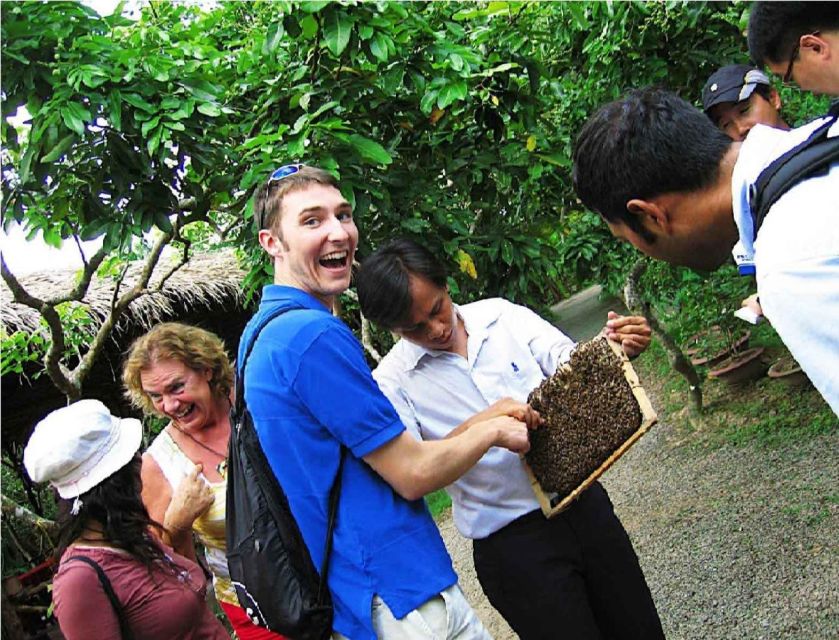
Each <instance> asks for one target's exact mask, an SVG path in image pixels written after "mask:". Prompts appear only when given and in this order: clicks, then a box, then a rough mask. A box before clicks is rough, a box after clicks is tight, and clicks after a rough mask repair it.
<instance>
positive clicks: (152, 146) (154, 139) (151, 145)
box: [146, 127, 163, 156]
mask: <svg viewBox="0 0 839 640" xmlns="http://www.w3.org/2000/svg"><path fill="white" fill-rule="evenodd" d="M162 135H163V127H158V128H157V129H155V131H154V133H153V134H152V136H151V138H149V139H148V141H146V149H148V152H149V155H150V156H153V155H154V153H155V151H157V149H158V147H159V146H160V138H161V136H162Z"/></svg>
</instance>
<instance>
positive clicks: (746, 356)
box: [708, 347, 766, 384]
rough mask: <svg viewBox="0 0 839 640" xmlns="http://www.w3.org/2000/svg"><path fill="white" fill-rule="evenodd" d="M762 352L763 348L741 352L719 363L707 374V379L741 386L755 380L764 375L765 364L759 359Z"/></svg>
mask: <svg viewBox="0 0 839 640" xmlns="http://www.w3.org/2000/svg"><path fill="white" fill-rule="evenodd" d="M763 352H764V348H763V347H755V348H754V349H747V350H746V351H741V352H740V353H737V354H735V355H733V356H731V357H729V358H726V359H725V360H723V361H722V362H720V363H719V364H718V365H717V366H716V368H714V369H712V370H711V371H709V372H708V377H709V378H716V379H717V380H722V381H724V382H726V383H727V384H743V383H744V382H750V381H752V380H757V379H758V378H760V377H762V376H763V374H765V373H766V363H765V362H764V361H763V360H762V359H761V356H762V355H763Z"/></svg>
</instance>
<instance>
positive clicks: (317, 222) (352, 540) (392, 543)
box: [239, 165, 535, 640]
mask: <svg viewBox="0 0 839 640" xmlns="http://www.w3.org/2000/svg"><path fill="white" fill-rule="evenodd" d="M254 216H255V219H256V222H257V225H258V229H259V242H260V245H261V246H262V247H263V249H264V250H265V251H266V252H267V253H268V254H269V255H270V256H271V258H272V260H273V263H274V284H273V285H268V286H266V287H265V289H264V290H263V295H262V302H261V304H260V306H259V310H258V312H257V314H256V315H255V316H254V318H253V319H252V320H251V322H250V323H249V324H248V326H247V327H246V329H245V332H244V335H243V337H242V341H241V344H243V345H244V344H245V343H247V342H248V340H249V337H250V336H251V334H252V332H253V329H254V327H255V326H256V325H257V323H258V322H259V321H260V320H261V319H262V318H263V317H264V316H265V315H266V314H268V313H271V312H273V311H274V310H276V309H280V308H283V309H287V310H288V311H287V312H286V313H283V314H282V315H280V316H279V317H277V318H276V319H274V320H272V321H271V322H270V323H269V324H268V325H267V326H266V327H265V329H264V330H263V331H262V333H261V334H260V335H259V337H258V338H257V340H256V343H255V346H254V348H253V351H252V353H251V355H250V358H249V359H248V365H247V367H246V372H245V401H246V402H247V405H248V408H249V409H250V412H251V415H252V416H253V420H254V424H255V426H256V431H257V434H258V436H259V439H260V443H261V445H262V448H263V450H264V451H265V454H266V457H267V458H268V461H269V463H270V464H271V468H272V470H273V471H274V475H275V476H276V478H277V480H278V481H279V483H280V485H281V486H282V487H283V489H284V490H285V492H286V495H287V496H288V501H289V505H290V507H291V511H292V513H293V515H294V517H295V519H296V521H297V524H298V525H299V527H300V531H301V533H302V535H303V538H304V540H305V542H306V546H307V547H308V549H309V553H310V555H311V557H312V561H313V562H314V565H315V566H321V560H322V556H323V550H324V542H325V540H326V535H327V517H326V514H327V512H328V507H327V504H328V497H329V490H330V488H331V486H332V484H333V481H334V479H335V476H336V473H337V471H338V468H339V460H340V457H341V455H342V454H341V450H342V446H343V447H346V449H347V454H346V458H345V461H344V465H343V472H342V485H341V493H340V499H339V503H338V514H337V521H336V526H335V529H334V533H333V548H332V556H331V560H330V567H329V576H328V582H329V588H330V591H331V593H332V598H333V603H334V607H335V620H334V635H333V638H336V639H341V638H352V640H367V639H373V638H377V637H378V638H387V639H388V640H398V639H399V638H405V639H407V638H412V639H413V638H429V639H431V638H462V639H464V640H465V639H467V638H468V639H472V638H489V637H490V636H489V634H488V633H487V632H486V630H485V629H484V628H483V626H482V625H481V623H480V621H479V620H478V618H477V617H476V615H475V613H474V611H472V609H471V607H470V606H469V605H468V603H467V602H466V600H465V599H464V598H463V594H462V593H461V592H460V589H459V588H458V587H457V576H456V575H455V573H454V571H453V569H452V566H451V560H450V559H449V556H448V553H447V552H446V549H445V546H444V545H443V541H442V539H441V538H440V534H439V532H438V530H437V527H436V526H435V524H434V522H433V520H432V519H431V516H430V515H429V513H428V510H427V508H426V507H425V504H424V502H423V501H422V500H421V498H422V496H424V495H425V494H426V493H429V492H431V491H434V490H436V489H439V488H441V487H444V486H446V485H448V484H450V483H451V482H453V481H454V480H456V479H457V478H458V477H460V476H461V475H462V474H463V473H465V472H466V471H467V470H468V469H470V468H471V467H472V466H473V465H474V464H475V462H477V461H478V460H479V459H480V458H481V456H483V455H484V453H486V452H487V450H489V449H490V448H491V447H494V446H500V447H504V448H506V449H509V450H510V451H515V452H523V451H526V450H527V449H528V447H529V442H528V436H527V426H526V425H525V423H524V422H520V421H519V420H516V419H515V418H513V417H510V416H499V417H495V418H492V419H489V420H485V421H483V422H481V423H479V424H477V425H475V426H473V427H471V428H470V429H468V431H466V432H464V433H463V434H462V435H460V436H458V437H456V438H450V439H447V440H445V441H439V442H418V441H417V440H416V439H414V438H413V437H412V436H411V435H409V434H408V432H407V431H406V430H405V427H404V426H403V425H402V423H401V422H400V420H399V416H398V415H397V413H396V411H395V410H394V408H393V407H392V406H391V404H390V403H389V402H388V400H387V399H386V398H385V397H384V396H383V395H382V393H381V391H379V388H378V386H377V385H376V382H375V381H374V380H373V377H372V375H371V373H370V369H369V367H368V366H367V363H366V361H365V359H364V355H363V352H362V349H361V345H360V344H359V342H358V341H357V340H356V338H355V337H354V336H353V334H352V332H351V331H350V329H349V328H348V327H347V326H346V325H345V324H344V323H343V322H342V321H341V320H340V319H338V318H336V317H334V316H333V315H332V313H331V310H332V306H333V303H334V301H335V297H336V296H338V295H339V294H340V293H341V292H343V291H344V290H345V289H346V288H347V287H348V286H349V284H350V276H351V267H352V261H353V256H354V254H355V248H356V244H357V242H358V230H357V229H356V226H355V223H354V222H353V217H352V207H351V206H350V204H349V203H348V202H347V201H346V199H345V198H344V197H343V196H342V195H341V192H340V191H339V189H338V184H337V182H336V181H335V179H334V178H333V177H332V176H331V175H330V174H329V173H326V172H325V171H322V170H320V169H316V168H314V167H306V166H302V165H288V166H286V167H281V168H280V169H278V170H277V171H275V172H274V173H273V174H272V175H271V177H270V178H269V179H268V181H267V182H266V183H265V184H263V185H262V186H261V187H259V188H258V189H257V192H256V194H255V197H254ZM242 355H243V354H241V353H240V354H239V357H240V359H241V357H242ZM529 423H530V425H531V426H535V424H534V423H535V420H533V419H531V420H530V421H529Z"/></svg>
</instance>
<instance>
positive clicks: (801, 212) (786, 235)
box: [731, 120, 839, 415]
mask: <svg viewBox="0 0 839 640" xmlns="http://www.w3.org/2000/svg"><path fill="white" fill-rule="evenodd" d="M822 122H823V120H817V121H815V122H812V123H810V124H807V125H804V126H803V127H799V128H797V129H793V130H791V131H781V130H778V129H772V128H770V127H765V126H761V125H757V126H755V127H754V128H753V129H752V130H751V131H750V132H749V136H748V138H746V140H745V142H743V146H742V147H741V149H740V154H739V156H738V158H737V162H736V164H735V165H734V172H733V174H732V181H731V189H732V202H733V209H734V221H735V223H736V224H737V228H738V230H739V232H740V242H739V243H738V247H737V248H738V249H739V251H741V252H743V253H745V254H749V253H753V255H754V264H755V270H756V278H757V291H758V295H759V296H760V306H761V307H762V309H763V313H764V315H765V316H766V317H767V318H768V319H769V321H770V322H771V323H772V327H773V328H774V329H775V330H776V331H777V332H778V335H779V336H780V337H781V340H783V341H784V344H785V345H786V346H787V348H788V349H789V350H790V353H791V354H792V356H793V357H794V358H795V359H796V360H797V361H798V363H799V364H800V365H801V368H802V369H803V370H804V372H805V373H806V374H807V375H808V376H809V378H810V380H812V382H813V385H814V386H815V387H816V389H818V390H819V392H820V393H821V394H822V396H824V398H825V400H827V402H828V404H829V405H830V406H831V408H832V409H833V411H834V412H835V413H836V414H837V415H839V328H837V327H839V166H836V165H834V166H833V167H831V169H830V171H829V172H828V173H826V174H824V175H820V176H816V177H813V178H809V179H807V180H804V181H802V182H800V183H798V184H796V185H795V186H793V187H792V188H791V189H790V190H789V191H787V192H786V193H785V194H784V195H782V196H781V197H780V198H779V199H778V201H777V202H776V203H775V204H774V205H773V206H772V208H771V209H770V210H769V213H768V214H767V215H766V218H765V219H764V221H763V225H762V226H761V227H760V230H759V231H758V236H757V239H756V240H754V242H752V235H753V228H752V219H751V214H750V209H749V203H748V192H749V187H750V185H751V184H752V183H754V182H755V180H756V179H757V177H758V175H759V174H760V172H761V171H762V170H763V169H764V168H765V167H766V166H767V165H768V164H770V163H771V162H772V161H773V160H774V159H775V158H777V157H778V156H780V155H781V154H783V153H784V152H786V151H787V150H789V149H791V148H792V147H794V146H795V145H797V144H798V143H800V142H803V141H804V140H805V139H806V138H807V137H809V135H810V134H811V133H812V132H813V130H814V129H815V128H816V127H818V126H819V125H820V124H821V123H822ZM829 135H830V136H831V137H832V136H836V135H839V123H836V124H834V125H833V126H832V127H831V129H830V132H829ZM735 258H737V256H736V255H735Z"/></svg>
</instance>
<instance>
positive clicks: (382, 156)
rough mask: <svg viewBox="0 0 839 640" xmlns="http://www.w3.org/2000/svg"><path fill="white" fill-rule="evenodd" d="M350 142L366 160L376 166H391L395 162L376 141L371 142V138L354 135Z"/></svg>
mask: <svg viewBox="0 0 839 640" xmlns="http://www.w3.org/2000/svg"><path fill="white" fill-rule="evenodd" d="M349 142H350V144H351V145H352V146H353V147H354V148H355V150H356V151H358V153H359V154H360V155H361V157H362V158H364V159H365V160H369V161H371V162H374V163H376V164H390V163H391V162H393V158H392V157H391V156H390V154H389V153H388V152H387V150H386V149H385V148H384V147H383V146H382V145H380V144H379V143H378V142H376V141H375V140H370V138H365V137H364V136H360V135H358V134H357V133H354V134H352V135H351V136H350V137H349Z"/></svg>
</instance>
